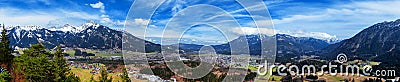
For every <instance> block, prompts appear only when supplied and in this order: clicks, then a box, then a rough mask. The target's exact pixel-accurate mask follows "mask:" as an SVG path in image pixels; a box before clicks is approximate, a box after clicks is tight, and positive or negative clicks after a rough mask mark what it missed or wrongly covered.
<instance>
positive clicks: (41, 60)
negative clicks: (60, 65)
mask: <svg viewBox="0 0 400 82" xmlns="http://www.w3.org/2000/svg"><path fill="white" fill-rule="evenodd" d="M45 49H46V48H45V47H44V46H43V45H41V44H32V45H31V48H29V49H28V50H24V51H23V52H24V53H23V54H21V56H18V57H17V58H15V59H14V61H15V64H16V65H15V66H16V68H15V69H16V70H17V71H18V72H19V73H21V74H23V75H24V79H25V81H37V82H47V81H52V80H54V78H55V75H54V72H55V70H54V66H53V65H52V62H51V61H50V59H49V56H50V55H51V54H50V53H49V52H47V51H46V50H45Z"/></svg>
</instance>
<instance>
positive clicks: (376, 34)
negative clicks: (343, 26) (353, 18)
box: [325, 19, 400, 59]
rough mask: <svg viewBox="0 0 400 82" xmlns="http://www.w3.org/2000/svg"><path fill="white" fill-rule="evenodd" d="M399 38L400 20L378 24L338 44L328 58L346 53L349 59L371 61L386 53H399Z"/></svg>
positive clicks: (328, 54)
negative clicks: (370, 59) (372, 58)
mask: <svg viewBox="0 0 400 82" xmlns="http://www.w3.org/2000/svg"><path fill="white" fill-rule="evenodd" d="M399 37H400V19H398V20H395V21H390V22H382V23H377V24H374V25H372V26H370V27H368V28H366V29H364V30H362V31H361V32H359V33H358V34H356V35H355V36H353V37H352V38H349V39H346V40H343V41H342V42H341V43H339V44H336V45H335V46H337V47H336V48H335V49H333V50H332V49H331V50H330V51H331V52H329V53H327V55H326V56H327V57H333V56H335V55H337V54H339V53H345V54H346V55H348V56H349V57H356V58H361V59H369V58H371V57H375V56H380V55H382V54H385V53H392V52H394V51H399V50H400V47H399V45H400V38H399ZM332 46H333V45H332ZM333 48H334V47H333ZM325 50H326V49H325ZM327 51H329V50H327ZM335 57H336V56H335Z"/></svg>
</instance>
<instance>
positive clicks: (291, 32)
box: [276, 30, 337, 39]
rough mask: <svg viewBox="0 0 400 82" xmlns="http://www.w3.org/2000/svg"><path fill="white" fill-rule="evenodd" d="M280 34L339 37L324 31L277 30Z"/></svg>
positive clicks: (327, 37) (321, 37)
mask: <svg viewBox="0 0 400 82" xmlns="http://www.w3.org/2000/svg"><path fill="white" fill-rule="evenodd" d="M276 32H277V33H278V34H288V35H291V36H294V37H312V38H317V39H337V37H336V35H330V34H328V33H323V32H304V31H280V30H276Z"/></svg>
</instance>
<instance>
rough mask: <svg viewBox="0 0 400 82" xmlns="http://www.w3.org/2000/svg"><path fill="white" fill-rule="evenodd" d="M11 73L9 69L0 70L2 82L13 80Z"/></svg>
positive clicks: (0, 81) (0, 80)
mask: <svg viewBox="0 0 400 82" xmlns="http://www.w3.org/2000/svg"><path fill="white" fill-rule="evenodd" d="M11 80H12V77H11V73H10V72H9V71H7V69H2V70H1V71H0V82H11Z"/></svg>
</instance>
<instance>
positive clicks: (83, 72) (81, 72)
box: [71, 67, 122, 82]
mask: <svg viewBox="0 0 400 82" xmlns="http://www.w3.org/2000/svg"><path fill="white" fill-rule="evenodd" d="M71 71H72V72H73V73H74V74H75V75H76V76H78V77H79V78H80V79H81V81H82V82H89V81H90V78H91V77H92V75H93V74H91V73H90V71H91V70H89V69H81V68H74V67H71ZM119 74H121V73H110V74H109V76H111V77H112V78H113V82H118V81H121V80H122V79H121V78H120V77H119V76H118V75H119ZM99 76H100V74H95V75H93V77H94V79H95V80H97V79H98V77H99Z"/></svg>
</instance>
